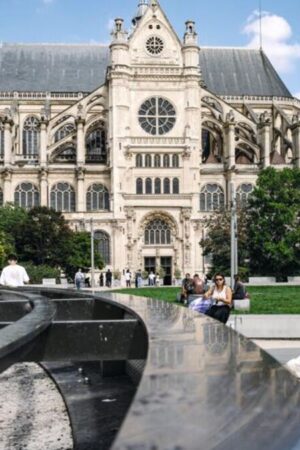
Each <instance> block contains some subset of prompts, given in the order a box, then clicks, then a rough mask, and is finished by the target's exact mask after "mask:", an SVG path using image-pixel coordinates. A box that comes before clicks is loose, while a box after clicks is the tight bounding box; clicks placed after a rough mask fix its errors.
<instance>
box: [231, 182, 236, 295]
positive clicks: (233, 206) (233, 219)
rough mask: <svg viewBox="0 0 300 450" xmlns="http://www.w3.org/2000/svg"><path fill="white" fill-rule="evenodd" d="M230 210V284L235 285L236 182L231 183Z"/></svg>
mask: <svg viewBox="0 0 300 450" xmlns="http://www.w3.org/2000/svg"><path fill="white" fill-rule="evenodd" d="M230 212H231V232H230V284H231V288H233V286H234V275H235V274H236V273H237V218H236V199H235V187H234V183H233V182H231V183H230Z"/></svg>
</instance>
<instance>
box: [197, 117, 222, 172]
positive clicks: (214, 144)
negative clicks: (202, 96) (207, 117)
mask: <svg viewBox="0 0 300 450" xmlns="http://www.w3.org/2000/svg"><path fill="white" fill-rule="evenodd" d="M203 126H207V127H208V128H202V162H203V163H207V164H218V163H221V162H222V154H223V138H222V134H221V130H219V129H218V128H217V127H216V126H215V124H213V123H212V122H206V123H203Z"/></svg>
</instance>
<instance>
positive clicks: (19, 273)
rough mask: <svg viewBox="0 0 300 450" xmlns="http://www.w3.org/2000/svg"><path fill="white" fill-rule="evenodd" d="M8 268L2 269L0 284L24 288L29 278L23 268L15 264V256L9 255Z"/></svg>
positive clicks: (16, 260) (16, 259)
mask: <svg viewBox="0 0 300 450" xmlns="http://www.w3.org/2000/svg"><path fill="white" fill-rule="evenodd" d="M7 260H8V266H6V267H4V269H3V270H2V273H1V277H0V284H1V285H2V286H8V287H19V286H24V284H25V283H28V282H29V276H28V275H27V272H26V270H25V269H24V267H22V266H20V265H19V264H17V262H18V258H17V257H16V255H13V254H11V255H9V256H8V258H7Z"/></svg>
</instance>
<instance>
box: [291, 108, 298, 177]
mask: <svg viewBox="0 0 300 450" xmlns="http://www.w3.org/2000/svg"><path fill="white" fill-rule="evenodd" d="M292 137H293V147H294V149H293V150H294V152H293V153H294V158H293V159H294V166H295V167H296V168H297V169H300V115H299V114H298V115H295V116H294V117H293V125H292Z"/></svg>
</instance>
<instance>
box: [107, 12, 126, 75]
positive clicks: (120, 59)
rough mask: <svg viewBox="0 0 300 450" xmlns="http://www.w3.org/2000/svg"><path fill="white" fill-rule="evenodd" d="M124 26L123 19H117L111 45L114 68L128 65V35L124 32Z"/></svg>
mask: <svg viewBox="0 0 300 450" xmlns="http://www.w3.org/2000/svg"><path fill="white" fill-rule="evenodd" d="M123 24H124V20H123V19H120V18H117V19H115V26H114V28H113V31H112V33H111V35H112V42H111V44H110V54H111V64H112V65H113V66H115V65H127V64H128V40H127V35H128V33H127V31H125V30H124V28H123Z"/></svg>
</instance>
